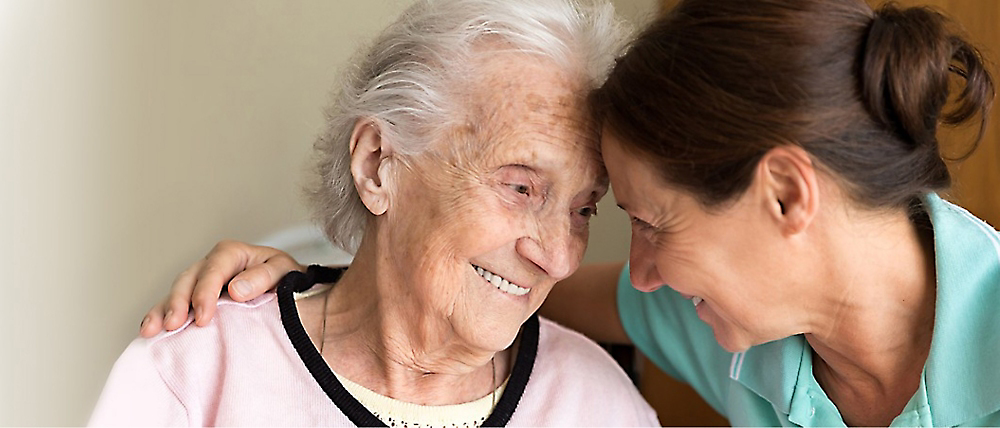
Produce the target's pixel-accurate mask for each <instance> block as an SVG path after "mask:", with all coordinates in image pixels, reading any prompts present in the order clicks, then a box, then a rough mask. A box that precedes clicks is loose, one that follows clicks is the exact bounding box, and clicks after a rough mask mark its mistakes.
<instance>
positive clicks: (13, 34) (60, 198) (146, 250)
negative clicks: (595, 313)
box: [0, 0, 655, 425]
mask: <svg viewBox="0 0 1000 428" xmlns="http://www.w3.org/2000/svg"><path fill="white" fill-rule="evenodd" d="M406 3H408V2H407V1H406V0H376V1H372V0H337V1H319V0H316V1H302V0H296V1H280V2H279V1H238V0H226V1H208V2H202V1H179V2H152V1H111V0H101V1H94V2H86V3H84V2H77V1H72V0H63V1H28V0H24V1H21V0H5V1H0V58H2V59H0V201H2V206H0V260H2V264H0V267H2V268H3V269H2V270H0V274H2V275H3V276H5V279H4V280H3V288H2V290H3V301H4V306H3V309H2V310H0V340H2V341H3V342H2V343H3V348H2V351H0V425H78V424H83V423H85V422H86V418H87V416H88V415H89V412H90V409H91V408H92V406H93V404H94V401H95V400H96V397H97V394H98V392H99V391H100V389H101V386H102V385H103V381H104V379H105V377H106V376H107V373H108V370H109V369H110V367H111V364H112V363H113V362H114V359H115V358H116V356H117V355H118V354H119V353H120V352H121V351H122V350H123V349H124V347H125V345H126V344H127V343H128V341H129V340H131V339H132V338H133V337H134V336H135V334H136V328H137V326H138V323H139V320H140V317H141V315H142V314H143V313H144V312H145V310H146V309H147V308H148V307H149V306H150V305H151V304H152V303H153V302H155V301H156V300H157V299H159V298H160V296H161V295H162V294H163V293H164V292H165V290H166V288H167V286H168V285H169V284H170V282H171V280H172V278H173V276H174V275H175V274H176V273H177V272H179V270H180V269H182V268H183V267H184V266H186V265H187V264H189V263H190V262H192V261H193V260H195V259H196V258H198V257H201V255H203V254H204V253H205V252H206V251H207V250H208V249H209V247H210V246H211V245H212V244H213V243H214V242H216V241H217V240H219V239H221V238H226V237H228V238H234V239H242V240H251V241H253V240H258V239H260V238H262V237H263V236H265V235H266V234H268V233H269V232H272V231H275V230H278V229H281V228H283V227H286V226H289V225H293V224H296V223H299V222H301V221H304V220H305V219H306V218H307V213H306V211H305V209H304V208H303V204H302V203H301V198H300V194H299V188H300V187H299V186H300V183H301V181H302V180H301V179H302V174H301V173H300V171H301V170H302V169H303V166H304V165H305V164H306V163H305V160H306V156H307V154H308V151H309V147H310V144H311V142H312V140H313V137H314V135H315V134H316V132H317V131H318V129H319V128H320V125H321V122H322V114H321V108H322V107H323V105H324V104H325V102H326V100H327V96H328V88H329V86H330V84H331V83H332V80H333V78H332V76H333V74H334V73H335V71H336V69H337V67H338V66H341V65H343V64H344V61H345V60H346V58H347V56H348V55H349V53H350V52H351V51H352V50H353V49H354V48H355V47H356V46H357V43H358V42H359V41H360V40H364V39H365V38H367V37H370V36H371V35H372V34H373V32H374V31H376V30H377V29H378V28H379V27H381V26H383V25H385V24H386V23H387V22H388V21H389V20H391V19H392V17H393V16H394V15H395V13H396V12H397V11H398V10H399V8H400V7H401V5H404V4H406ZM616 3H618V4H619V5H620V9H621V10H623V11H624V13H626V14H627V15H628V16H630V17H631V18H632V19H636V17H639V16H644V15H646V14H647V13H651V12H652V11H653V10H654V8H655V2H654V1H653V0H621V1H618V2H616ZM608 202H610V200H606V201H605V204H604V205H603V206H602V207H601V213H600V217H599V218H598V220H597V222H596V225H597V227H596V230H595V231H594V234H593V235H594V239H593V241H592V242H593V243H592V249H593V251H592V252H591V253H590V254H588V258H590V259H591V260H606V259H614V258H623V257H624V256H625V254H626V253H627V250H628V244H627V242H628V237H627V230H628V228H627V225H626V223H625V221H624V217H623V216H622V214H621V213H620V212H618V210H617V209H615V208H614V205H613V203H611V204H609V203H608Z"/></svg>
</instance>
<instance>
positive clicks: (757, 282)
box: [601, 132, 799, 352]
mask: <svg viewBox="0 0 1000 428" xmlns="http://www.w3.org/2000/svg"><path fill="white" fill-rule="evenodd" d="M601 147H602V154H603V156H604V162H605V165H606V166H607V169H608V174H609V176H610V177H611V183H612V186H613V188H614V194H615V199H616V200H617V202H618V204H619V206H621V207H622V209H624V210H625V211H626V212H627V213H628V215H629V218H630V219H631V221H632V244H631V249H630V251H629V266H630V274H631V278H630V279H631V281H632V285H633V286H634V287H635V288H636V289H638V290H640V291H646V292H651V291H654V290H656V289H658V288H660V287H662V286H669V287H670V288H672V289H674V290H676V291H677V292H679V293H680V294H681V295H682V296H684V297H685V298H688V299H691V300H692V303H693V304H694V305H695V309H696V311H697V313H698V317H699V318H700V319H701V320H702V321H704V322H705V323H707V324H708V325H710V326H711V327H712V329H713V331H714V332H715V337H716V340H717V341H718V342H719V344H720V345H722V347H724V348H726V349H727V350H730V351H734V352H735V351H741V350H745V349H747V348H749V347H750V346H753V345H757V344H760V343H764V342H769V341H772V340H777V339H781V338H784V337H787V336H790V335H793V334H796V333H799V331H795V328H796V325H795V324H794V323H792V322H791V321H790V317H789V314H790V313H791V311H788V310H786V309H788V308H793V307H795V302H796V301H797V300H796V296H794V294H793V293H792V292H791V290H789V289H788V288H787V287H782V286H780V285H779V284H781V279H780V277H781V275H782V273H783V271H785V270H786V269H782V263H784V262H783V259H782V257H781V254H780V251H777V250H776V249H778V248H780V247H779V246H778V245H776V244H775V238H774V236H772V235H773V234H771V233H770V232H769V231H770V230H772V229H769V228H768V227H767V225H768V224H769V223H768V220H767V219H766V218H765V217H764V215H765V214H764V213H765V210H763V209H759V208H760V207H757V206H755V203H754V201H755V198H753V197H752V196H750V195H751V193H747V194H744V196H741V197H739V199H738V200H737V201H735V202H734V203H733V204H732V205H728V204H727V205H725V206H723V207H721V208H719V209H713V210H711V211H707V210H706V209H705V208H704V207H703V206H701V204H699V203H698V201H697V200H696V199H695V198H694V197H692V196H691V195H690V194H689V193H687V192H684V191H681V190H678V189H676V188H673V187H671V186H669V185H667V184H665V182H664V180H663V179H662V178H661V176H660V175H659V173H658V172H657V171H656V170H655V168H654V167H653V166H652V165H650V164H649V163H648V162H646V161H645V160H643V159H641V157H640V156H636V155H635V154H633V153H632V152H629V151H625V150H623V149H622V147H621V143H620V141H619V139H618V137H616V136H615V135H614V134H613V133H610V132H605V133H604V134H603V135H602V138H601Z"/></svg>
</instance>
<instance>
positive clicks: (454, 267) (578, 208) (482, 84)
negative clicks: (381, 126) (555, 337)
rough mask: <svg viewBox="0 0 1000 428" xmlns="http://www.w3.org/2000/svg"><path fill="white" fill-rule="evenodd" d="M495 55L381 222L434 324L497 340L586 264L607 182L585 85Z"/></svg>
mask: <svg viewBox="0 0 1000 428" xmlns="http://www.w3.org/2000/svg"><path fill="white" fill-rule="evenodd" d="M486 62H487V65H485V66H484V67H482V69H484V70H489V71H490V72H489V73H486V74H485V75H482V76H481V80H480V81H479V82H476V83H475V84H471V85H470V87H469V88H467V90H466V91H463V94H466V96H464V97H463V98H464V99H466V100H467V104H468V112H469V114H468V117H467V118H466V120H465V121H464V123H465V124H464V125H462V126H458V127H454V128H452V129H449V130H448V132H445V133H444V134H442V135H441V136H440V138H438V139H437V140H436V142H435V143H434V144H433V146H432V147H431V149H429V150H428V151H426V152H425V153H424V154H420V155H417V156H415V157H414V158H411V159H409V160H408V164H409V167H408V168H407V169H406V171H404V172H402V173H401V174H400V177H399V180H398V181H399V185H398V193H397V194H396V196H395V201H398V202H394V203H393V206H392V208H391V209H390V210H389V212H388V214H389V217H388V218H387V219H386V221H385V222H384V224H383V227H385V228H386V229H388V231H389V233H390V234H391V235H390V236H391V242H392V244H391V246H392V248H391V249H389V251H391V252H392V253H393V256H392V257H393V260H394V261H393V265H394V267H395V268H396V269H398V270H399V271H400V272H404V273H405V274H406V275H408V276H407V280H408V282H409V285H408V290H409V291H406V292H408V293H412V295H410V296H407V297H406V300H407V302H408V303H407V304H410V305H413V306H414V309H413V312H414V313H415V314H416V315H415V316H417V317H420V318H421V321H419V322H420V323H421V325H424V326H425V327H424V328H423V330H424V332H425V333H424V334H429V333H426V332H427V331H431V332H434V333H432V334H445V335H447V334H454V335H457V336H459V337H460V338H461V339H462V340H464V341H465V342H467V343H469V344H470V346H472V347H473V348H477V349H488V350H493V351H496V350H500V349H504V348H506V347H507V346H509V345H510V343H511V342H512V341H513V339H514V338H515V337H516V335H517V332H518V330H519V328H520V325H521V324H522V323H523V322H524V321H525V320H526V319H527V318H528V317H529V316H530V315H531V314H532V313H534V312H535V311H536V310H537V309H538V307H539V306H540V305H541V303H542V301H543V300H544V299H545V296H546V295H547V294H548V293H549V291H550V290H551V288H552V286H553V284H555V282H556V281H559V280H561V279H563V278H565V277H567V276H568V275H569V274H570V273H572V272H573V271H575V270H576V269H577V267H578V266H579V263H580V260H581V258H582V257H583V253H584V250H585V248H586V243H587V236H588V221H589V218H590V216H591V215H593V214H594V213H595V212H596V204H597V201H598V200H599V199H600V198H601V197H602V196H603V195H604V193H606V191H607V186H608V185H607V175H606V172H605V170H604V167H603V165H602V163H601V160H600V154H599V152H598V149H599V148H598V135H597V134H596V132H595V129H596V128H595V127H594V124H593V122H592V121H591V119H590V117H589V115H588V114H587V111H586V109H585V104H584V99H583V97H582V94H583V93H582V91H581V90H580V89H579V88H576V87H574V86H573V85H572V84H571V81H569V80H567V78H566V76H564V75H563V74H561V72H560V70H559V69H558V68H556V67H553V66H552V65H551V64H542V63H539V62H538V61H537V60H535V59H533V58H531V57H521V56H514V55H500V56H499V57H496V58H493V59H490V60H487V61H486ZM380 234H381V231H380ZM427 326H430V327H427Z"/></svg>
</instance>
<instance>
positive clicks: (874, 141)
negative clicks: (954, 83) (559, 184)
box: [591, 0, 994, 208]
mask: <svg viewBox="0 0 1000 428" xmlns="http://www.w3.org/2000/svg"><path fill="white" fill-rule="evenodd" d="M949 26H950V23H949V21H948V19H947V18H945V17H944V16H942V15H941V14H940V13H938V12H935V11H933V10H931V9H928V8H908V9H900V8H897V7H896V6H895V5H893V4H888V5H885V6H883V7H881V8H880V9H879V10H878V11H877V12H873V11H872V10H871V8H869V7H868V5H866V4H865V3H864V1H863V0H687V1H682V2H681V3H680V5H678V6H677V7H676V8H675V9H674V10H673V11H672V12H671V13H669V14H668V15H666V16H664V17H662V18H660V19H658V20H657V21H655V22H654V23H652V24H651V25H650V27H648V28H647V29H646V30H645V31H644V32H643V33H642V34H641V35H640V36H639V38H638V39H637V40H635V41H634V42H633V44H632V46H631V48H630V49H629V51H628V53H627V54H626V55H624V56H623V57H622V58H620V59H619V60H618V62H617V64H616V66H615V68H614V70H613V71H612V73H611V75H610V77H609V78H608V80H607V82H606V83H605V84H604V86H602V87H601V88H600V89H598V90H597V91H595V92H594V93H593V94H592V95H591V102H592V106H593V107H594V108H595V110H596V113H597V114H598V116H599V118H600V119H601V120H602V121H603V123H604V125H605V127H607V129H608V130H610V131H611V132H613V133H614V134H615V135H617V136H618V137H620V139H621V140H622V141H623V144H624V145H625V146H626V149H628V150H631V151H636V152H639V153H642V154H643V155H644V156H646V157H648V158H650V160H651V162H653V164H654V165H656V166H657V167H658V168H659V170H660V171H662V174H663V178H665V179H666V180H667V182H668V183H671V184H673V185H677V186H679V187H680V188H683V189H686V190H687V191H690V192H691V193H692V194H694V195H695V196H696V197H697V198H698V199H699V200H700V201H701V202H702V203H703V204H704V205H706V206H712V205H716V204H719V203H722V202H725V201H728V200H731V199H732V198H734V197H736V196H739V195H740V194H742V192H743V191H744V190H745V189H746V188H747V186H748V185H749V184H750V180H751V178H752V172H753V169H754V168H755V167H756V165H757V163H758V162H759V160H760V159H761V157H762V156H763V155H764V154H765V153H766V152H767V151H768V150H769V149H771V148H773V147H775V146H779V145H783V144H796V145H799V146H801V147H803V148H804V149H805V150H806V151H808V152H809V153H810V154H811V155H812V156H813V158H814V159H815V160H816V161H817V162H818V163H819V164H820V166H821V167H823V168H825V169H826V170H828V171H830V172H832V173H833V174H835V176H838V177H839V178H840V179H841V181H842V182H844V183H846V185H845V187H846V190H847V191H848V192H849V193H850V194H851V196H852V197H853V198H854V199H855V200H856V201H858V202H860V203H863V204H865V205H867V206H869V207H873V208H888V207H905V206H907V205H908V204H909V203H910V202H912V200H913V198H915V197H917V196H919V195H920V194H922V193H924V192H927V191H933V190H941V189H944V188H947V187H948V185H949V184H950V180H951V179H950V176H949V174H948V169H947V168H946V166H945V164H944V161H943V160H942V157H941V154H940V153H939V150H938V143H937V139H936V136H935V134H936V130H937V125H938V123H939V122H942V123H945V124H949V125H954V124H959V123H962V122H965V121H967V120H969V119H971V118H973V117H974V116H976V115H977V114H979V115H980V117H981V121H980V130H979V135H978V136H977V138H976V143H978V140H979V139H980V138H981V137H982V134H983V132H984V130H985V125H986V123H985V121H986V118H987V115H988V112H989V108H990V104H991V102H992V99H993V95H994V90H993V83H992V80H991V78H990V75H989V73H988V72H987V71H986V69H985V68H984V66H983V60H982V58H981V56H980V54H979V51H978V50H976V48H975V47H973V46H972V45H971V44H969V43H968V42H966V41H965V40H964V39H963V38H962V37H961V36H959V35H957V33H956V32H955V31H953V30H952V29H950V28H949ZM950 75H957V76H960V77H962V78H964V88H963V89H962V91H961V93H959V94H958V96H957V97H956V98H955V103H956V104H955V108H954V110H951V111H949V112H947V113H944V112H942V110H943V108H944V106H945V103H946V102H947V101H948V96H949V76H950ZM973 148H974V147H973ZM970 152H971V151H970Z"/></svg>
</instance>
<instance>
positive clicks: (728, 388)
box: [151, 0, 1000, 426]
mask: <svg viewBox="0 0 1000 428" xmlns="http://www.w3.org/2000/svg"><path fill="white" fill-rule="evenodd" d="M949 28H950V25H949V22H948V21H947V20H946V19H945V18H944V17H943V16H941V15H940V14H938V13H936V12H933V11H931V10H928V9H924V8H911V9H899V8H897V7H894V6H892V5H889V6H884V7H882V8H881V9H879V10H878V11H872V10H871V9H870V8H869V7H868V6H867V5H866V4H865V2H864V1H862V0H740V1H723V0H686V1H682V2H681V4H680V5H679V6H678V7H677V8H676V9H675V10H674V11H672V12H671V13H670V14H669V15H668V16H666V17H664V18H662V19H660V20H658V21H657V22H655V23H654V24H653V25H652V26H651V27H649V28H648V29H647V30H646V31H645V32H644V33H643V34H642V35H641V36H640V37H639V38H638V40H636V41H635V42H634V43H633V45H632V47H631V49H630V50H629V52H628V53H627V54H626V55H625V56H624V57H623V58H621V59H620V60H619V61H618V63H617V65H616V67H615V69H614V70H613V72H612V73H611V76H610V77H609V79H608V80H607V81H606V82H605V84H604V85H603V86H602V88H600V89H599V90H598V91H597V92H596V93H595V94H594V95H593V96H592V97H591V102H592V103H593V107H594V109H595V111H596V112H597V113H598V114H599V117H600V120H601V123H602V124H603V133H602V142H601V147H602V155H603V159H604V162H605V164H606V166H607V169H608V171H609V175H610V178H611V182H612V185H613V187H614V190H615V198H616V199H617V201H618V203H619V205H620V206H621V207H622V208H623V209H625V211H627V212H628V214H629V216H630V217H631V219H632V224H633V231H632V247H631V252H630V264H629V267H627V268H625V269H624V270H620V269H621V265H619V266H617V267H614V266H612V267H594V268H584V269H581V270H580V272H578V273H577V274H576V275H574V277H572V278H570V279H568V280H567V281H566V283H567V284H565V285H560V287H558V288H557V290H561V291H558V292H557V294H559V295H558V296H555V297H554V298H552V299H550V300H549V303H546V305H545V307H544V310H545V311H546V312H544V313H546V314H548V315H551V316H552V317H553V318H554V319H556V320H558V321H561V322H564V323H566V324H567V325H570V326H572V327H575V328H578V329H579V330H581V331H584V332H586V333H587V334H588V335H590V336H591V337H603V338H610V339H616V338H617V339H619V340H630V341H631V342H633V343H635V344H636V345H637V346H638V347H639V348H640V349H641V350H642V351H643V352H644V353H645V354H646V355H648V356H649V357H650V358H651V359H652V360H653V361H654V362H655V363H656V364H657V365H658V366H660V367H661V368H663V369H664V370H665V371H667V372H668V373H670V374H671V375H673V376H674V377H676V378H679V379H681V380H683V381H686V382H688V383H690V384H691V385H692V386H693V387H694V388H695V389H696V390H697V391H698V392H699V393H700V394H701V395H702V396H703V397H704V398H705V399H706V400H707V401H708V402H709V403H710V404H712V405H713V406H714V407H715V408H716V409H718V410H719V411H720V412H721V413H723V414H724V415H726V416H727V417H728V418H729V420H730V422H732V423H733V424H734V425H751V426H755V425H775V426H777V425H810V426H812V425H819V426H843V425H845V424H846V425H869V426H870V425H904V426H939V425H972V426H996V425H1000V386H998V385H1000V363H998V362H997V355H998V354H1000V335H998V334H997V331H998V329H1000V312H998V311H997V310H996V308H995V306H996V304H995V302H997V301H1000V234H998V233H997V231H996V230H994V229H993V228H992V227H990V226H989V225H987V224H985V223H984V222H982V221H980V220H978V219H976V218H975V217H973V216H972V215H971V214H969V213H968V212H966V211H965V210H963V209H961V208H959V207H957V206H955V205H952V204H950V203H948V202H946V201H944V200H942V199H941V198H940V197H939V196H938V195H937V194H936V193H935V192H937V191H939V190H943V189H945V188H947V186H948V184H949V174H948V170H947V168H946V165H945V163H944V162H943V161H942V156H941V154H940V152H939V147H938V141H937V138H936V133H937V130H938V126H939V124H948V125H957V124H961V123H964V122H967V121H970V120H971V119H974V118H975V117H976V116H977V115H980V116H981V119H982V120H983V121H985V117H986V116H987V115H988V112H989V106H990V104H991V101H992V98H993V96H994V88H993V83H992V79H991V77H990V75H989V74H988V73H987V71H986V70H985V68H984V66H983V60H982V59H981V57H980V55H979V52H978V51H977V50H976V49H975V48H973V47H972V46H971V45H969V44H968V43H967V42H966V41H965V40H964V39H963V38H962V37H961V36H960V35H957V34H955V33H953V32H952V31H951V30H949ZM949 85H953V87H955V88H958V89H959V90H960V91H959V92H958V93H957V94H956V95H955V96H954V97H952V98H954V100H955V105H954V106H953V107H952V108H949V109H947V110H945V106H946V103H947V101H948V100H949V95H950V92H949ZM983 123H984V122H982V121H981V122H979V125H980V127H979V130H980V136H981V133H982V129H984V128H983ZM238 247H239V248H237V247H232V248H233V249H232V250H228V251H229V252H233V253H240V252H250V253H255V252H260V251H263V252H265V253H266V252H267V251H271V250H261V249H254V248H252V247H245V246H238ZM220 260H223V258H222V257H220V256H219V255H218V254H216V257H215V258H213V259H212V262H213V263H215V262H217V261H220ZM275 260H276V262H277V264H280V265H283V266H285V268H291V267H294V264H291V263H286V262H287V260H285V261H282V260H283V259H281V258H276V259H275ZM225 267H227V268H230V267H229V266H225ZM255 272H258V273H259V272H260V269H255ZM619 272H621V273H620V275H618V273H619ZM616 276H618V279H617V281H616V280H615V277H616ZM243 278H245V279H247V280H251V279H254V277H253V276H252V275H251V272H249V271H248V272H247V275H246V276H243ZM254 280H255V282H254V283H253V284H251V285H254V286H256V287H261V286H262V285H264V286H266V287H270V284H262V283H263V282H266V281H259V280H257V279H254ZM616 282H617V284H618V285H617V289H616V287H615V286H614V284H615V283H616ZM198 284H199V285H198V287H199V288H200V289H207V290H213V289H214V290H215V292H217V290H218V289H219V288H221V286H222V284H221V283H212V282H211V281H202V282H198ZM191 286H194V283H193V282H191V281H188V282H187V283H186V284H178V290H179V291H178V292H179V295H180V298H178V299H177V300H179V301H181V302H184V303H185V304H186V300H187V297H185V296H183V295H184V294H188V295H190V292H189V291H188V290H189V289H190V287H191ZM251 288H253V287H251ZM571 288H572V291H570V290H569V289H571ZM199 293H203V292H199ZM251 294H253V293H251ZM177 295H178V294H175V296H177ZM564 296H565V297H566V298H565V299H564V298H562V297H564ZM199 304H201V303H199ZM171 305H173V304H171ZM156 311H157V310H156V309H154V315H156ZM153 319H154V321H157V322H158V321H159V319H158V317H156V316H154V317H153ZM167 322H168V325H170V324H169V323H171V322H176V321H175V320H172V319H168V320H167ZM151 324H153V323H151Z"/></svg>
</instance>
